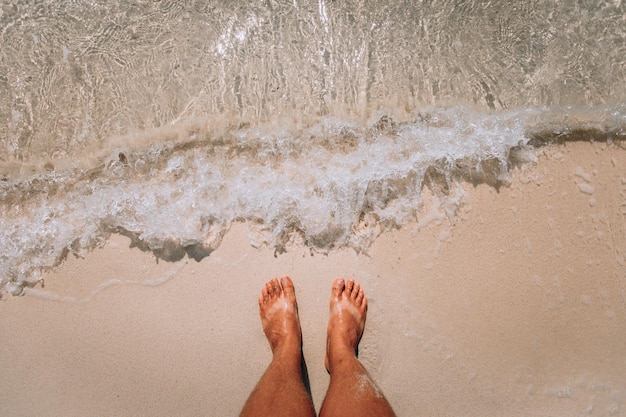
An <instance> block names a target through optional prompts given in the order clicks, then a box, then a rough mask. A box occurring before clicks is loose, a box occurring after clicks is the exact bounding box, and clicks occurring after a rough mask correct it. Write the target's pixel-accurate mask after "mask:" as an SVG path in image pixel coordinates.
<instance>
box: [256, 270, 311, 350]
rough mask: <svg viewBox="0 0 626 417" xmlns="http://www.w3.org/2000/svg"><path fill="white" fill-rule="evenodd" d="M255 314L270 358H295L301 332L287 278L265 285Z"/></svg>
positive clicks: (291, 285)
mask: <svg viewBox="0 0 626 417" xmlns="http://www.w3.org/2000/svg"><path fill="white" fill-rule="evenodd" d="M259 310H260V313H261V324H262V325H263V331H264V332H265V336H266V337H267V340H268V341H269V343H270V347H271V348H272V353H273V354H274V357H276V356H277V355H280V354H296V355H299V354H300V352H301V348H302V332H301V330H300V319H299V318H298V305H297V304H296V294H295V292H294V287H293V282H292V281H291V278H289V277H282V278H281V279H280V281H279V280H278V279H276V278H273V279H271V280H270V281H267V283H266V284H265V287H263V290H262V291H261V296H260V297H259Z"/></svg>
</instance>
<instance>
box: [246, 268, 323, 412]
mask: <svg viewBox="0 0 626 417" xmlns="http://www.w3.org/2000/svg"><path fill="white" fill-rule="evenodd" d="M259 309H260V312H261V324H262V325H263V331H264V332H265V336H266V337H267V340H268V341H269V343H270V347H271V348H272V355H273V359H272V363H270V365H269V366H268V368H267V370H266V371H265V373H264V374H263V376H262V377H261V380H260V381H259V382H258V384H257V386H256V387H255V388H254V391H252V394H250V397H249V398H248V401H246V405H245V406H244V407H243V411H242V412H241V417H250V416H254V417H265V416H268V417H269V416H271V417H283V416H284V417H287V416H293V417H315V409H314V408H313V401H312V400H311V397H310V396H309V394H308V392H307V391H306V388H305V386H304V382H303V375H302V368H301V361H302V332H301V330H300V320H299V318H298V306H297V305H296V295H295V293H294V289H293V282H292V281H291V279H290V278H289V277H282V278H281V279H280V282H279V281H278V280H277V279H276V278H274V279H272V280H271V281H268V282H267V283H266V284H265V287H264V288H263V290H262V292H261V296H260V297H259Z"/></svg>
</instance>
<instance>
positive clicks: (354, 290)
mask: <svg viewBox="0 0 626 417" xmlns="http://www.w3.org/2000/svg"><path fill="white" fill-rule="evenodd" d="M360 291H361V286H360V285H359V284H354V288H352V293H351V294H350V297H352V299H353V300H356V298H357V297H358V296H359V292H360Z"/></svg>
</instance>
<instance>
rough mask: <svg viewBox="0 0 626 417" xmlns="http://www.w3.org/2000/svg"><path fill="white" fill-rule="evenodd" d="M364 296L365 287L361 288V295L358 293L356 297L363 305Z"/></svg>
mask: <svg viewBox="0 0 626 417" xmlns="http://www.w3.org/2000/svg"><path fill="white" fill-rule="evenodd" d="M364 298H365V292H364V291H363V289H360V290H359V295H357V297H356V302H357V304H358V305H362V304H363V299H364Z"/></svg>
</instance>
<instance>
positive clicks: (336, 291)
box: [332, 278, 346, 298]
mask: <svg viewBox="0 0 626 417" xmlns="http://www.w3.org/2000/svg"><path fill="white" fill-rule="evenodd" d="M345 288H346V283H345V281H344V280H343V278H337V279H335V282H333V289H332V295H333V297H336V298H339V297H340V296H341V293H342V292H343V290H344V289H345Z"/></svg>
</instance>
